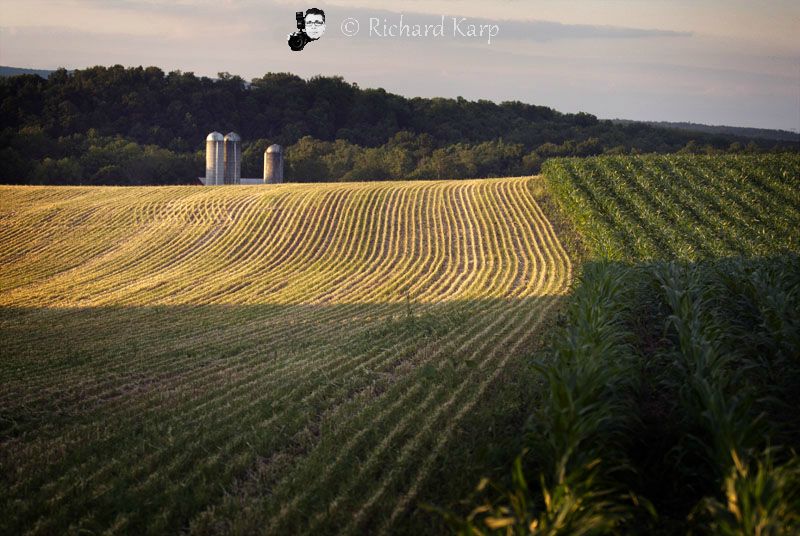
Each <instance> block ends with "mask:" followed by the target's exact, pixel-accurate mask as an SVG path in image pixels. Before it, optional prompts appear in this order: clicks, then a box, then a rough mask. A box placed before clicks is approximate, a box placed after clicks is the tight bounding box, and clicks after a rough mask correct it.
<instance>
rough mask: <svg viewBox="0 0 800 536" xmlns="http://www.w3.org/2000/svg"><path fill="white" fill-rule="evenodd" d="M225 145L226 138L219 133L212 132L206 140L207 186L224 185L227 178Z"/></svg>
mask: <svg viewBox="0 0 800 536" xmlns="http://www.w3.org/2000/svg"><path fill="white" fill-rule="evenodd" d="M224 143H225V138H223V137H222V134H220V133H219V132H212V133H211V134H209V135H208V137H207V138H206V186H211V185H213V184H222V181H223V177H224V176H225V159H224V154H223V153H224V147H223V145H224Z"/></svg>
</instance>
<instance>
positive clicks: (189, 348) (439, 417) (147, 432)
mask: <svg viewBox="0 0 800 536" xmlns="http://www.w3.org/2000/svg"><path fill="white" fill-rule="evenodd" d="M544 195H545V192H544V185H543V182H542V180H541V179H539V178H512V179H490V180H469V181H431V182H424V181H423V182H417V181H415V182H382V183H349V184H313V185H311V184H308V185H302V184H294V185H292V184H285V185H273V186H258V187H236V188H225V187H218V188H208V187H134V188H118V187H59V188H49V187H0V221H1V222H2V225H1V226H0V356H2V357H0V475H2V476H0V533H8V534H50V533H55V532H58V533H74V534H77V533H81V532H82V533H87V532H98V533H99V532H110V533H131V534H148V533H150V534H163V533H175V532H179V531H184V532H188V533H192V534H214V533H253V532H264V533H268V534H294V533H306V532H308V533H315V534H363V533H366V532H369V533H377V534H380V533H388V532H393V533H399V532H409V533H411V532H419V531H420V530H422V531H425V530H434V529H432V528H431V527H433V526H439V525H435V524H436V523H439V521H437V519H436V518H435V517H432V516H429V515H425V514H419V513H418V510H417V503H418V501H421V500H427V501H442V500H449V497H448V493H450V492H451V491H452V490H451V489H450V488H449V487H448V486H452V487H453V488H455V490H456V491H455V493H456V495H457V494H458V493H460V490H459V486H463V485H466V486H472V485H473V484H474V480H475V479H477V478H478V477H479V476H481V472H482V471H484V470H485V468H486V467H490V466H492V464H495V460H494V459H493V458H492V449H493V448H495V446H494V443H493V442H496V441H495V436H497V435H499V434H501V433H502V432H503V430H502V427H503V426H511V425H510V424H509V423H508V422H506V421H504V419H505V418H506V416H505V415H506V414H507V413H508V412H509V411H512V412H513V408H518V406H519V405H520V404H521V403H524V402H525V399H523V398H520V397H522V396H523V394H524V392H525V391H526V389H528V386H526V385H523V386H520V385H518V383H515V382H516V381H517V380H515V378H518V377H523V378H524V379H526V378H525V377H524V371H523V369H525V367H524V363H525V358H526V356H529V355H530V353H531V352H532V351H533V350H534V349H535V348H537V347H538V346H539V344H540V341H541V340H542V338H543V334H544V332H545V331H546V328H547V326H548V325H549V324H550V322H549V320H548V319H550V318H551V317H552V315H553V314H554V313H555V311H557V310H558V309H559V308H560V305H561V304H562V302H563V300H564V296H565V294H566V292H567V289H568V286H569V284H570V282H571V279H572V265H571V262H570V258H569V257H568V255H567V253H566V251H565V249H564V247H562V244H561V243H560V241H559V238H558V237H557V236H556V233H555V232H554V229H553V226H552V225H551V224H550V222H549V221H548V219H547V218H546V217H545V215H544V213H543V211H542V209H541V207H540V203H539V201H540V200H541V198H542V197H543V196H544ZM517 373H519V374H523V376H519V375H518V374H517ZM508 408H512V409H511V410H509V409H508ZM454 453H455V454H454ZM456 458H458V459H456ZM462 458H464V459H466V460H467V462H464V461H463V460H462ZM473 462H474V465H470V464H473ZM459 464H466V465H459ZM495 465H496V464H495ZM454 469H455V470H457V472H459V473H462V474H461V476H460V477H453V476H452V475H451V474H449V473H448V471H452V470H454ZM460 469H463V471H460ZM459 478H461V480H459ZM450 481H452V484H448V482H450ZM448 490H450V491H448ZM432 524H433V525H432Z"/></svg>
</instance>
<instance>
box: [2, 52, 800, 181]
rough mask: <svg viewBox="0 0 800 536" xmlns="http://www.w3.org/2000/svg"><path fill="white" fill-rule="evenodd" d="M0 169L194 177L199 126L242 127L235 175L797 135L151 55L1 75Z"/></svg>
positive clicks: (379, 170)
mask: <svg viewBox="0 0 800 536" xmlns="http://www.w3.org/2000/svg"><path fill="white" fill-rule="evenodd" d="M0 125H2V130H0V181H1V182H11V183H48V184H60V183H64V184H73V183H78V182H80V183H87V184H174V183H191V182H193V181H194V180H195V177H197V176H199V175H201V174H202V173H203V170H204V164H203V162H204V155H203V151H204V143H205V137H206V135H207V134H208V133H209V132H211V131H214V130H218V131H221V132H223V133H224V132H228V131H231V130H233V131H236V132H238V133H240V134H241V135H242V138H243V139H244V143H243V151H244V153H243V170H242V172H243V175H244V176H250V177H259V176H261V169H262V168H261V167H262V153H263V149H264V148H265V147H267V146H268V145H270V144H273V143H278V144H280V145H283V146H284V147H286V150H287V170H286V177H287V180H306V181H311V180H313V181H326V180H327V181H330V180H385V179H394V178H420V179H423V178H467V177H484V176H503V175H515V174H523V173H537V172H538V171H539V166H540V164H541V162H542V161H543V160H544V159H546V158H548V157H550V156H591V155H599V154H608V153H615V154H620V153H649V152H658V153H667V152H677V151H682V150H683V151H690V152H705V153H713V152H720V151H730V150H734V151H750V152H756V151H765V150H776V149H777V150H783V149H791V150H797V148H798V144H797V143H791V142H772V141H765V140H755V141H753V140H745V139H743V138H736V137H734V136H729V135H710V134H709V135H704V134H688V133H685V132H680V131H675V130H667V129H660V128H655V127H651V126H648V125H645V124H641V123H637V124H630V125H617V124H613V123H612V122H611V121H600V120H598V119H597V118H596V117H594V116H592V115H590V114H586V113H577V114H562V113H559V112H557V111H555V110H552V109H550V108H547V107H544V106H534V105H529V104H523V103H521V102H504V103H502V104H496V103H493V102H491V101H487V100H479V101H467V100H465V99H463V98H461V97H459V98H457V99H444V98H434V99H422V98H412V99H407V98H404V97H401V96H398V95H393V94H391V93H387V92H386V91H384V90H383V89H360V88H359V87H358V86H357V85H356V84H350V83H347V82H345V81H344V80H343V79H342V78H341V77H321V76H318V77H313V78H311V79H309V80H303V79H302V78H300V77H298V76H295V75H292V74H288V73H269V74H266V75H264V76H263V77H261V78H255V79H253V80H252V81H251V82H245V81H244V80H243V79H242V78H240V77H238V76H232V75H229V74H227V73H220V75H219V79H211V78H207V77H197V76H195V75H194V74H193V73H183V72H180V71H173V72H170V73H168V74H165V73H164V72H163V71H161V70H160V69H158V68H157V67H148V68H142V67H138V68H127V69H126V68H124V67H122V66H120V65H116V66H113V67H93V68H90V69H84V70H76V71H73V72H67V71H66V70H65V69H59V70H57V71H55V72H53V73H52V74H51V75H50V76H49V77H48V78H47V79H44V78H41V77H39V76H37V75H20V76H12V77H8V78H4V79H1V80H0Z"/></svg>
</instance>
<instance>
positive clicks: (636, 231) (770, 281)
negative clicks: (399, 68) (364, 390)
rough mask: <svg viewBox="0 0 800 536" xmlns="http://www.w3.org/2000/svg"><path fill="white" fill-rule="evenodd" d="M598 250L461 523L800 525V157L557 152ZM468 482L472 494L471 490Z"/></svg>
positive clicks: (556, 529) (630, 530) (526, 527)
mask: <svg viewBox="0 0 800 536" xmlns="http://www.w3.org/2000/svg"><path fill="white" fill-rule="evenodd" d="M544 174H545V178H546V180H547V183H548V186H549V187H550V189H551V191H552V193H553V194H554V197H555V198H556V200H557V202H558V203H559V204H560V206H561V208H562V209H563V210H564V211H565V212H566V214H567V215H568V216H569V218H570V219H571V220H572V222H574V224H575V226H576V228H577V229H578V231H579V232H580V234H581V235H582V237H583V239H584V241H585V247H586V249H587V250H588V258H587V262H585V263H584V264H583V265H582V266H580V267H579V269H578V272H579V275H578V281H577V284H576V287H575V289H574V291H573V293H572V294H571V295H570V299H569V304H568V307H567V309H566V316H565V317H564V318H563V321H562V324H563V326H562V327H561V328H559V330H558V331H557V332H556V334H555V336H554V341H553V342H552V343H551V344H549V347H548V349H547V351H545V352H542V353H540V354H539V355H538V358H537V359H536V360H535V362H534V364H533V365H532V366H534V367H535V368H536V369H537V370H538V371H539V377H540V378H541V381H543V382H544V384H545V385H546V390H545V393H547V394H546V395H545V396H544V397H543V398H542V400H541V403H540V404H539V405H538V406H537V407H534V408H532V410H531V415H530V420H529V423H530V424H529V426H528V429H527V437H526V448H525V450H524V451H523V453H522V454H520V455H519V456H518V457H517V459H516V461H515V463H514V464H513V467H512V468H511V470H510V471H509V473H510V479H509V478H507V479H506V482H505V483H504V482H502V481H496V480H489V479H483V480H481V481H480V482H479V483H478V485H477V488H476V490H475V492H474V493H473V494H472V495H470V496H469V497H470V499H469V502H470V503H471V506H472V508H471V509H468V510H467V511H466V512H464V511H457V510H454V509H451V508H442V507H438V506H437V507H434V508H432V509H433V510H434V511H435V512H438V513H439V514H440V515H441V517H442V518H443V519H445V520H446V521H447V522H448V524H449V525H450V526H451V528H452V529H453V530H454V531H455V532H458V533H459V534H465V535H467V534H468V535H477V534H490V533H492V534H537V535H545V534H546V535H556V534H687V533H689V534H714V535H730V536H734V535H736V536H745V535H753V534H770V535H792V534H799V533H800V457H798V454H797V453H798V450H799V449H800V419H798V416H797V402H796V398H797V393H798V392H800V320H799V319H800V257H799V256H798V252H800V232H799V231H798V230H800V188H799V187H800V157H798V156H797V155H789V154H784V155H781V154H772V155H759V156H731V155H727V156H714V157H705V156H678V155H671V156H644V157H617V156H614V157H598V158H587V159H556V160H550V161H548V162H546V163H545V166H544ZM465 495H467V494H466V493H465Z"/></svg>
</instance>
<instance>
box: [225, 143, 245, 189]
mask: <svg viewBox="0 0 800 536" xmlns="http://www.w3.org/2000/svg"><path fill="white" fill-rule="evenodd" d="M241 178H242V138H241V137H239V135H238V134H237V133H235V132H228V133H227V134H225V184H239V183H240V182H241Z"/></svg>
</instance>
